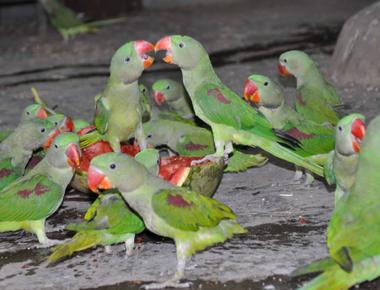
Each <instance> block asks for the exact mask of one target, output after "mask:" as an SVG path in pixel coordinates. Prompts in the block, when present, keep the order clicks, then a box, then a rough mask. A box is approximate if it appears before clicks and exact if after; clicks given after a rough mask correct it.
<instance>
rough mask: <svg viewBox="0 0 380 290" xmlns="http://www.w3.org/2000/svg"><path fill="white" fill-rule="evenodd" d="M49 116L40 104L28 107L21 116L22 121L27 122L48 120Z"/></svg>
mask: <svg viewBox="0 0 380 290" xmlns="http://www.w3.org/2000/svg"><path fill="white" fill-rule="evenodd" d="M47 117H48V114H47V112H46V110H45V108H44V107H43V106H42V105H40V104H32V105H29V106H27V107H26V108H25V109H24V111H23V112H22V115H21V121H26V120H30V119H35V118H37V119H46V118H47Z"/></svg>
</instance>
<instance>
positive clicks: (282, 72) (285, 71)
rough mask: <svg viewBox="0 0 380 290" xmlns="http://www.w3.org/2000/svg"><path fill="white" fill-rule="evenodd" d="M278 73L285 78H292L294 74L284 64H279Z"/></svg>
mask: <svg viewBox="0 0 380 290" xmlns="http://www.w3.org/2000/svg"><path fill="white" fill-rule="evenodd" d="M278 73H279V74H280V75H282V76H284V77H288V76H291V75H292V74H291V73H290V72H289V71H288V69H287V68H286V66H285V65H283V64H282V63H279V64H278Z"/></svg>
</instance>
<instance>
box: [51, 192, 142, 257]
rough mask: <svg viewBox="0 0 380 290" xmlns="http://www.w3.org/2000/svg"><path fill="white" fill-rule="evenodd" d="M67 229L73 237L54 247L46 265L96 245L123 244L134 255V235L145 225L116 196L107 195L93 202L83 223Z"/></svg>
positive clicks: (119, 197) (127, 251) (102, 195)
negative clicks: (73, 233)
mask: <svg viewBox="0 0 380 290" xmlns="http://www.w3.org/2000/svg"><path fill="white" fill-rule="evenodd" d="M66 229H67V230H70V231H75V232H76V234H75V235H74V236H73V237H72V239H71V240H70V241H68V242H65V243H63V244H60V245H58V246H56V247H54V249H53V251H52V254H51V255H50V256H49V258H48V263H49V264H53V263H55V262H57V261H59V260H61V259H62V258H64V257H67V256H71V255H72V254H74V253H75V252H79V251H83V250H86V249H89V248H93V247H96V246H98V245H102V246H105V247H107V246H111V245H114V244H118V243H125V247H126V255H128V256H129V255H131V254H132V252H133V247H134V242H135V234H138V233H140V232H142V231H143V230H144V223H143V221H142V220H141V219H140V218H139V217H138V216H137V215H136V214H134V213H133V212H132V211H131V210H130V209H129V208H128V206H127V205H126V203H125V201H124V199H123V198H122V197H121V196H120V194H119V193H107V194H101V195H100V196H99V197H98V198H97V199H96V200H95V201H94V203H93V204H92V205H91V206H90V208H89V209H88V210H87V213H86V215H85V216H84V221H83V222H81V223H79V224H69V225H68V226H67V227H66ZM106 249H107V250H106V251H109V250H108V248H106Z"/></svg>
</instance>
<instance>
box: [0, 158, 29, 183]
mask: <svg viewBox="0 0 380 290" xmlns="http://www.w3.org/2000/svg"><path fill="white" fill-rule="evenodd" d="M23 172H24V169H23V168H21V167H19V166H16V167H15V166H13V165H12V158H5V159H2V160H0V190H2V189H4V188H5V187H6V186H8V185H9V184H10V183H11V182H12V181H14V180H16V179H17V178H19V177H20V176H22V174H23Z"/></svg>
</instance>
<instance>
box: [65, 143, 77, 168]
mask: <svg viewBox="0 0 380 290" xmlns="http://www.w3.org/2000/svg"><path fill="white" fill-rule="evenodd" d="M65 154H66V156H67V163H68V164H69V165H70V166H71V167H73V168H76V167H79V165H80V159H81V151H80V149H79V148H78V145H77V144H74V143H72V144H70V145H69V147H68V148H67V149H66V152H65Z"/></svg>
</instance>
